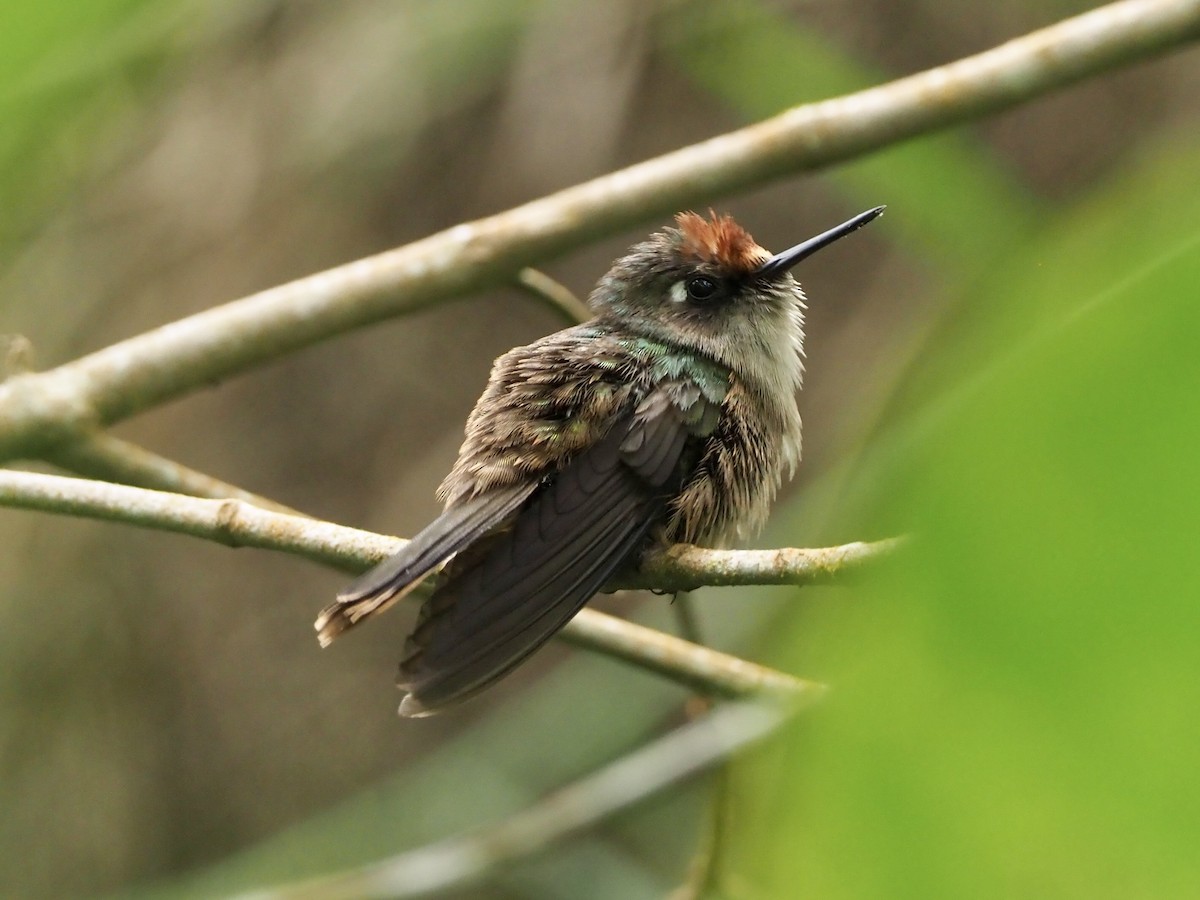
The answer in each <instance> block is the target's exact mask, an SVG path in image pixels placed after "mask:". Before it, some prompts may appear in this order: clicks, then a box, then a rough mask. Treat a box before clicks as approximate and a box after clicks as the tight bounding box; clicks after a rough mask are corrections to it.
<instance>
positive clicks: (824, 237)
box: [754, 206, 887, 278]
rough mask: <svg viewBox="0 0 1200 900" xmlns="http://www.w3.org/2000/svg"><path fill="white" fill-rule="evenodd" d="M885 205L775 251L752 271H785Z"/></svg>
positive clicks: (766, 274)
mask: <svg viewBox="0 0 1200 900" xmlns="http://www.w3.org/2000/svg"><path fill="white" fill-rule="evenodd" d="M885 209H887V207H886V206H877V207H875V208H874V209H868V210H867V211H866V212H864V213H859V214H858V215H857V216H855V217H854V218H853V219H850V220H849V221H848V222H843V223H842V224H841V225H839V226H837V227H836V228H830V229H829V230H828V231H826V232H825V233H824V234H818V235H817V236H816V237H814V238H809V239H808V240H807V241H805V242H804V243H802V244H797V245H796V246H795V247H792V248H791V249H790V250H784V251H783V252H782V253H776V254H775V255H774V256H772V257H771V258H770V259H768V260H767V261H766V262H765V263H763V264H762V265H761V266H759V267H758V270H757V271H756V272H755V273H754V274H755V275H757V276H758V277H759V278H771V277H773V276H775V275H778V274H779V273H780V272H786V271H787V270H788V269H790V268H791V267H792V266H794V265H796V263H798V262H800V260H802V259H807V258H808V257H810V256H812V255H813V254H814V253H816V252H817V251H818V250H820V249H821V248H822V247H828V246H829V245H830V244H832V243H833V242H834V241H838V240H841V239H842V238H844V237H845V236H846V235H848V234H850V232H852V231H858V229H860V228H862V227H863V226H864V225H866V224H867V223H868V222H870V221H871V220H872V219H874V218H876V217H878V216H879V214H880V213H882V212H883V211H884V210H885Z"/></svg>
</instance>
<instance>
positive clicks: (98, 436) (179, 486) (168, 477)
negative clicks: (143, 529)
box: [42, 432, 303, 516]
mask: <svg viewBox="0 0 1200 900" xmlns="http://www.w3.org/2000/svg"><path fill="white" fill-rule="evenodd" d="M42 458H43V459H44V460H45V461H46V462H49V463H53V464H54V465H56V466H58V467H59V468H60V469H66V470H67V471H68V472H74V473H75V474H76V475H82V476H83V477H85V478H97V479H100V480H102V481H115V482H117V483H119V484H131V485H133V486H135V487H143V488H150V489H152V490H156V491H170V492H172V493H176V494H188V495H189V496H192V497H208V498H210V499H214V500H227V499H237V500H245V501H246V502H247V503H252V504H254V505H255V506H257V507H259V508H260V509H269V510H271V511H272V512H280V513H287V514H289V515H294V516H300V515H303V513H300V512H298V511H297V510H294V509H292V508H291V507H290V506H285V505H284V504H282V503H279V502H277V501H275V500H272V499H270V498H269V497H263V496H261V495H259V494H255V493H252V492H250V491H247V490H245V489H243V488H240V487H238V486H237V485H235V484H230V483H229V482H227V481H222V480H221V479H219V478H213V477H212V476H211V475H205V474H204V473H203V472H198V471H196V470H195V469H192V468H189V467H187V466H185V465H183V464H182V463H178V462H175V460H172V459H167V458H166V457H165V456H160V455H159V454H157V453H154V452H152V451H150V450H147V449H145V448H144V447H139V446H138V445H137V444H134V443H132V442H130V441H126V440H123V439H121V438H118V437H114V436H113V435H111V434H105V433H104V432H97V433H95V434H89V435H87V436H85V437H82V438H79V439H78V440H74V441H68V442H66V443H64V444H61V445H59V446H55V447H48V448H46V450H45V451H44V452H43V454H42Z"/></svg>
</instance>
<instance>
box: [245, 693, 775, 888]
mask: <svg viewBox="0 0 1200 900" xmlns="http://www.w3.org/2000/svg"><path fill="white" fill-rule="evenodd" d="M788 712H789V711H788V710H786V709H784V708H781V707H776V706H765V705H758V704H749V703H738V704H730V705H727V706H724V707H720V708H718V709H717V710H715V711H714V712H712V713H711V714H709V715H708V716H705V717H704V718H703V719H699V720H697V721H695V722H691V723H689V724H687V725H684V726H682V727H681V728H678V729H677V730H675V731H673V732H671V733H670V734H667V735H665V736H663V737H660V738H658V739H656V740H655V741H653V742H651V743H649V744H647V745H646V746H644V747H640V748H638V749H637V750H634V751H633V752H632V753H630V754H629V755H627V756H625V757H623V758H621V759H618V760H616V761H615V762H612V763H609V764H608V765H607V766H605V767H604V768H602V769H600V770H599V771H596V772H593V773H591V774H590V775H586V776H584V777H583V778H581V779H580V780H578V781H576V782H575V783H574V784H570V785H567V786H566V787H564V788H560V789H559V790H557V791H555V792H554V793H552V794H550V795H549V796H548V797H546V798H544V799H543V800H541V801H540V802H538V803H536V804H535V805H533V806H531V807H529V808H527V809H524V810H521V811H520V812H518V813H515V814H513V815H512V816H510V817H509V818H507V819H505V820H503V821H501V822H498V823H496V824H495V825H491V826H487V827H483V828H479V829H476V830H474V831H471V832H468V833H466V834H463V835H461V836H458V837H452V838H448V839H446V840H442V841H438V842H436V843H433V844H428V845H426V846H424V847H418V848H417V849H415V850H409V851H408V852H405V853H400V854H397V855H396V856H393V857H390V858H388V859H385V860H382V861H380V862H376V863H373V864H370V865H367V866H363V867H361V868H357V869H350V870H347V871H345V872H339V873H337V874H334V875H327V876H325V877H323V878H317V879H313V880H312V881H307V882H300V883H297V884H290V885H282V886H279V887H271V888H264V889H263V890H260V891H254V892H252V893H248V894H244V895H241V898H240V900H317V898H320V900H338V898H351V897H353V898H364V900H369V898H399V897H425V896H429V895H431V894H434V893H440V892H443V891H447V890H451V889H454V888H458V889H462V888H464V887H467V886H469V885H471V884H473V883H475V882H477V881H479V880H480V879H482V878H484V877H485V876H486V875H487V874H488V873H489V872H494V871H496V870H497V869H499V868H501V867H502V866H504V865H505V864H506V863H510V862H512V861H514V860H517V859H523V858H525V857H527V856H530V855H532V854H534V853H538V852H540V851H542V850H545V849H546V848H547V847H549V846H550V845H551V844H553V843H554V842H556V841H559V840H561V839H563V838H565V837H568V836H569V835H571V834H574V833H577V832H579V831H582V830H583V829H585V828H588V827H589V826H592V825H595V824H596V823H598V822H601V821H603V820H604V819H606V818H608V817H610V816H612V815H614V814H616V813H618V812H620V811H621V810H624V809H628V808H629V807H631V806H633V805H634V804H635V803H638V802H639V801H641V800H644V799H646V798H647V797H650V796H652V795H653V794H655V793H658V792H659V791H662V790H665V789H666V788H669V787H671V786H672V785H675V784H678V783H679V782H680V781H683V780H684V779H686V778H689V777H691V776H693V775H696V774H698V773H700V772H702V771H704V770H705V769H708V768H711V767H712V766H714V765H716V764H717V763H720V762H722V761H724V760H726V759H728V758H730V757H731V756H733V755H734V754H736V753H738V752H739V751H741V750H743V749H745V748H747V747H749V746H752V745H754V744H757V743H758V742H760V741H762V740H763V739H765V738H767V737H769V736H770V735H771V734H772V733H773V732H775V731H776V730H777V729H778V728H779V727H780V726H781V725H783V724H784V723H785V722H786V721H787V720H788Z"/></svg>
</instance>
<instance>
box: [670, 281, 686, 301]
mask: <svg viewBox="0 0 1200 900" xmlns="http://www.w3.org/2000/svg"><path fill="white" fill-rule="evenodd" d="M687 298H688V295H687V285H685V284H684V283H683V282H682V281H677V282H675V283H674V284H673V285H671V301H672V302H673V303H686V302H687Z"/></svg>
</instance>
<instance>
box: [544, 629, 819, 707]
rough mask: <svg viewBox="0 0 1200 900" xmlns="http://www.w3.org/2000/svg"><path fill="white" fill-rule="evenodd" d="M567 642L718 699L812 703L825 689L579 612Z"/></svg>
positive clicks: (660, 634) (564, 634)
mask: <svg viewBox="0 0 1200 900" xmlns="http://www.w3.org/2000/svg"><path fill="white" fill-rule="evenodd" d="M560 635H561V637H562V638H563V640H565V641H566V642H567V643H569V644H574V645H575V646H577V647H583V648H586V649H588V650H593V651H595V652H597V653H602V654H604V655H605V656H609V657H612V658H613V659H619V660H623V661H625V662H630V663H633V664H634V665H637V666H640V667H641V668H643V669H648V670H649V671H651V672H656V673H657V674H659V675H663V676H665V677H667V678H670V679H671V680H673V681H677V682H679V683H681V684H684V685H686V686H688V687H690V688H692V689H693V690H696V691H700V692H702V693H706V694H712V695H715V696H719V697H728V698H750V697H758V696H763V695H773V696H779V697H790V698H794V699H796V700H799V701H803V702H808V701H811V700H816V699H817V698H819V697H821V696H823V695H824V694H825V690H826V689H825V686H824V685H822V684H818V683H817V682H815V681H806V680H805V679H803V678H796V677H795V676H793V675H787V674H785V673H783V672H780V671H777V670H776V669H769V668H767V667H766V666H760V665H759V664H758V663H752V662H750V661H748V660H745V659H742V658H740V657H737V656H731V655H730V654H728V653H722V652H721V651H719V650H713V649H712V648H710V647H702V646H700V645H699V644H693V643H691V642H690V641H685V640H684V639H683V638H678V637H675V636H674V635H673V634H667V633H666V632H663V631H658V630H656V629H654V628H647V627H646V626H645V625H638V624H637V623H636V622H630V621H628V620H627V619H619V618H617V617H616V616H610V615H608V614H607V613H602V612H599V611H598V610H594V609H584V610H582V611H580V612H579V613H578V614H577V615H576V616H575V618H574V619H572V620H571V621H570V622H569V623H568V624H567V627H566V628H564V629H563V630H562V631H561V632H560Z"/></svg>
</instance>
